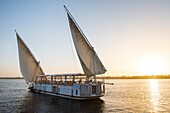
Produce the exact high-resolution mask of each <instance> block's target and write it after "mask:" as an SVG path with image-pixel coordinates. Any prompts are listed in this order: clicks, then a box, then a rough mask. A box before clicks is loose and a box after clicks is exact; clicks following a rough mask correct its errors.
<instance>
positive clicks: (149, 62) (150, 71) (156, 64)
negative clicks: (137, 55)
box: [140, 56, 166, 75]
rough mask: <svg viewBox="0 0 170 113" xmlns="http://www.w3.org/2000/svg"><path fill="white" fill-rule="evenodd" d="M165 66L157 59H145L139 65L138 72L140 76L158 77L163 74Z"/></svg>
mask: <svg viewBox="0 0 170 113" xmlns="http://www.w3.org/2000/svg"><path fill="white" fill-rule="evenodd" d="M165 70H166V64H165V62H164V61H163V60H162V59H160V58H159V57H155V56H152V57H147V58H145V59H143V60H142V61H141V63H140V71H141V74H142V75H160V74H165Z"/></svg>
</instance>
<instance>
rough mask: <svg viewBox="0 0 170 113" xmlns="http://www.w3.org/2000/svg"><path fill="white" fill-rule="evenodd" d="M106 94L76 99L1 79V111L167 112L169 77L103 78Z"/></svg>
mask: <svg viewBox="0 0 170 113" xmlns="http://www.w3.org/2000/svg"><path fill="white" fill-rule="evenodd" d="M105 81H106V82H109V83H112V82H113V83H114V85H106V95H105V96H104V97H102V98H101V99H99V100H90V101H77V100H70V99H65V98H60V97H55V96H49V95H45V94H39V93H33V92H30V91H29V90H28V89H27V84H26V83H25V81H24V80H23V79H0V113H6V112H9V113H11V112H13V113H16V112H17V113H18V112H28V113H30V112H31V113H47V112H48V113H53V112H64V113H70V112H78V113H86V112H88V113H89V112H90V113H101V112H170V79H113V80H105Z"/></svg>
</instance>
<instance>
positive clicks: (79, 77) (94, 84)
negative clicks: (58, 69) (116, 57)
mask: <svg viewBox="0 0 170 113" xmlns="http://www.w3.org/2000/svg"><path fill="white" fill-rule="evenodd" d="M33 90H34V91H36V92H40V93H47V94H52V95H56V96H62V97H66V98H73V99H81V100H82V99H84V100H86V99H96V98H99V97H101V96H104V94H105V85H104V82H103V81H96V80H93V79H91V80H89V81H87V80H86V76H84V75H83V74H80V73H78V74H57V75H38V76H37V78H36V81H35V83H34V87H33Z"/></svg>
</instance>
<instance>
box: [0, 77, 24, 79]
mask: <svg viewBox="0 0 170 113" xmlns="http://www.w3.org/2000/svg"><path fill="white" fill-rule="evenodd" d="M0 79H24V78H23V77H0Z"/></svg>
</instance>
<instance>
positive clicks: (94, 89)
mask: <svg viewBox="0 0 170 113" xmlns="http://www.w3.org/2000/svg"><path fill="white" fill-rule="evenodd" d="M92 94H96V86H92Z"/></svg>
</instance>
